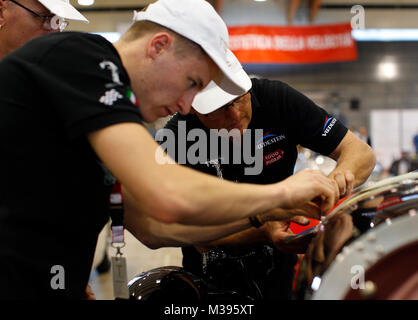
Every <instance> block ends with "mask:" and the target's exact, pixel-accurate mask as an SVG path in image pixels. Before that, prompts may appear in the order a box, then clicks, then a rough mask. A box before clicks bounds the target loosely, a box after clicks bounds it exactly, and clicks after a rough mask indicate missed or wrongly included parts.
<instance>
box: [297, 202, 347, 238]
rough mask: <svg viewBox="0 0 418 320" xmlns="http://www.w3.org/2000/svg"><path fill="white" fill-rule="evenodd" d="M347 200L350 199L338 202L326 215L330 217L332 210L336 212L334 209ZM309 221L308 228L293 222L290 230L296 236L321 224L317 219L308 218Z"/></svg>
mask: <svg viewBox="0 0 418 320" xmlns="http://www.w3.org/2000/svg"><path fill="white" fill-rule="evenodd" d="M346 199H348V197H345V198H342V199H340V200H339V201H338V202H337V204H336V205H335V206H334V207H332V209H331V210H330V211H329V212H328V213H327V214H326V215H328V214H329V213H330V212H331V211H332V210H334V208H336V207H337V206H339V205H340V204H341V203H342V202H344V201H345V200H346ZM308 219H309V224H308V225H306V226H301V225H300V224H297V223H293V222H292V223H291V224H290V226H289V227H290V230H292V232H293V233H294V234H298V233H301V232H303V231H305V230H307V229H309V228H312V227H315V226H316V225H317V224H319V222H320V221H319V220H316V219H311V218H308Z"/></svg>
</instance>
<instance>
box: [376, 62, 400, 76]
mask: <svg viewBox="0 0 418 320" xmlns="http://www.w3.org/2000/svg"><path fill="white" fill-rule="evenodd" d="M377 68H378V69H377V72H378V76H379V78H381V79H383V80H391V79H394V78H396V77H397V76H398V65H397V64H396V63H395V62H393V61H383V62H381V63H380V64H379V65H378V67H377Z"/></svg>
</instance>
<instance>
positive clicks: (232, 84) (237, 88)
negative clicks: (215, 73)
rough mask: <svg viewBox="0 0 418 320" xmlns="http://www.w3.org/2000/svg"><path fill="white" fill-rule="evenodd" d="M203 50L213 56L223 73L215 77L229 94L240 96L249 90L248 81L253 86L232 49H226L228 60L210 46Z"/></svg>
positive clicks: (217, 82)
mask: <svg viewBox="0 0 418 320" xmlns="http://www.w3.org/2000/svg"><path fill="white" fill-rule="evenodd" d="M203 50H204V51H205V52H206V53H207V54H208V56H210V57H211V58H212V60H213V62H215V64H216V65H217V66H218V67H219V69H220V71H221V73H222V74H221V76H220V77H217V78H215V79H214V81H215V82H216V84H217V85H218V86H219V87H220V88H221V89H222V90H224V91H226V92H227V93H229V94H232V95H235V96H239V95H242V94H244V93H245V92H247V91H248V90H249V89H248V83H250V88H251V80H250V78H249V77H248V75H247V74H246V73H245V72H240V71H241V70H242V66H241V64H240V63H239V62H238V59H237V58H236V57H235V55H234V54H233V53H232V51H231V50H229V49H226V50H227V52H226V56H227V60H226V61H225V58H224V57H219V56H218V55H217V54H214V53H213V52H212V50H210V49H208V48H204V47H203Z"/></svg>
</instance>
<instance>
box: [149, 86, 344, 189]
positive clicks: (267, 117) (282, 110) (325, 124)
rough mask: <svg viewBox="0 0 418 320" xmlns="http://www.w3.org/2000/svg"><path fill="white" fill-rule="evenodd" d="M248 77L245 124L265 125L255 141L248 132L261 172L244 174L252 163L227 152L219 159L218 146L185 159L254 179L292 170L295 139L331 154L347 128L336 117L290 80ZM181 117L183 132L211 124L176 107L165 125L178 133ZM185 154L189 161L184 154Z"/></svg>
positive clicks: (258, 180)
mask: <svg viewBox="0 0 418 320" xmlns="http://www.w3.org/2000/svg"><path fill="white" fill-rule="evenodd" d="M252 83H253V86H252V88H251V90H250V93H251V104H252V119H251V122H250V124H249V126H248V129H251V130H255V129H263V137H262V139H257V141H256V139H255V135H252V138H253V139H252V145H251V148H252V149H251V150H252V151H253V154H254V152H255V150H262V152H263V169H262V171H261V173H260V174H258V175H246V174H245V171H244V169H245V168H246V167H247V168H250V167H252V166H253V164H245V163H244V161H242V163H241V164H233V163H232V156H231V155H230V161H229V163H223V162H222V161H223V159H222V153H221V152H220V150H219V151H218V154H219V155H220V157H219V158H218V159H212V158H210V157H208V158H207V161H206V162H204V163H198V164H190V163H188V162H186V165H188V166H190V167H193V168H195V169H197V170H200V171H204V172H207V173H209V174H214V175H218V176H219V175H220V174H221V175H222V178H224V179H227V180H232V181H238V182H249V183H256V184H268V183H274V182H278V181H281V180H283V179H285V178H287V177H289V176H290V175H292V174H293V170H294V166H295V163H296V159H297V145H299V144H300V145H302V146H303V147H306V148H309V149H311V150H313V151H316V152H318V153H321V154H323V155H329V154H330V153H331V152H332V151H334V150H335V148H336V147H337V146H338V145H339V143H340V142H341V140H342V139H343V138H344V136H345V134H346V133H347V128H346V127H344V125H343V124H342V123H341V122H340V121H338V120H337V119H335V118H333V117H332V116H331V115H329V114H328V113H327V112H326V111H325V110H324V109H322V108H320V107H319V106H317V105H316V104H315V103H314V102H313V101H311V100H310V99H309V98H307V97H306V96H304V95H303V94H302V93H300V92H298V91H297V90H295V89H293V88H292V87H290V86H289V85H287V84H285V83H283V82H281V81H271V80H267V79H261V80H258V79H252ZM179 121H185V124H186V130H187V133H186V135H187V134H188V133H189V132H190V131H191V130H192V129H196V128H199V129H202V130H204V131H205V132H207V133H208V134H209V130H208V129H207V128H206V127H205V126H204V125H203V124H202V123H201V122H200V120H199V118H198V117H197V116H196V115H193V114H189V115H181V114H179V113H177V114H176V115H174V116H173V117H172V118H171V119H170V120H169V121H168V122H167V124H166V125H165V128H166V129H170V130H172V132H173V133H174V134H176V137H177V132H178V123H179ZM253 132H254V131H253ZM157 136H158V135H157ZM219 139H220V140H221V139H222V138H219ZM208 140H209V139H208ZM163 142H165V141H163ZM194 143H195V142H194V141H188V142H187V147H186V150H187V149H188V148H190V146H191V145H193V144H194ZM219 145H220V143H219ZM229 145H230V149H229V150H230V152H233V151H232V149H233V146H232V142H229ZM208 148H209V143H208ZM175 150H176V154H175V155H172V157H173V158H175V159H176V160H178V159H179V154H178V148H176V149H175ZM207 154H208V155H210V152H209V151H207ZM223 158H224V159H225V157H223ZM183 159H186V161H187V157H183ZM242 159H244V158H243V157H242ZM216 160H218V161H216ZM218 163H219V165H218ZM215 164H216V166H217V168H215ZM215 169H216V170H215Z"/></svg>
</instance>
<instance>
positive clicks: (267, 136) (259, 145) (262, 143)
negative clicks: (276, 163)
mask: <svg viewBox="0 0 418 320" xmlns="http://www.w3.org/2000/svg"><path fill="white" fill-rule="evenodd" d="M285 138H286V137H285V136H284V134H281V135H280V136H278V135H277V134H271V133H270V132H267V133H266V134H265V135H264V136H263V138H262V139H260V140H258V141H257V149H263V148H264V147H265V146H268V145H270V144H273V143H276V142H279V141H281V140H283V139H285ZM267 139H268V140H267Z"/></svg>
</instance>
